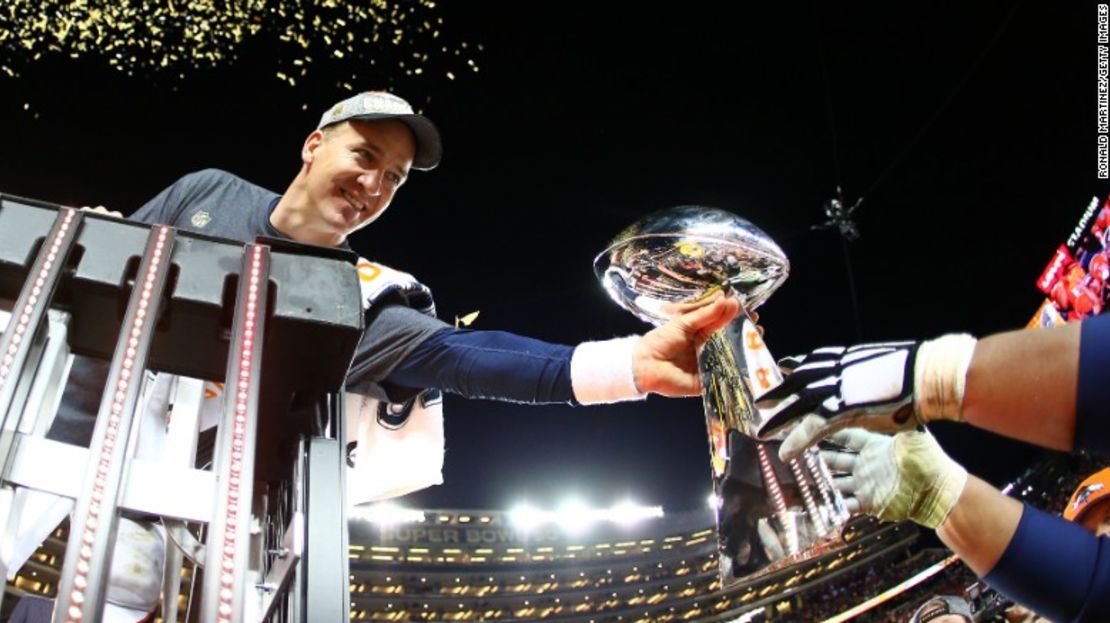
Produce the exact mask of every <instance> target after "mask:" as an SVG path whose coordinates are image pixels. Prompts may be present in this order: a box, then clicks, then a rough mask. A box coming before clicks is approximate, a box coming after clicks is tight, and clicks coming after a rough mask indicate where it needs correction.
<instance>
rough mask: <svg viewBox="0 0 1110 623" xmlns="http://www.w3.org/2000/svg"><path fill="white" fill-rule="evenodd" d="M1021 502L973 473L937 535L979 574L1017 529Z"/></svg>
mask: <svg viewBox="0 0 1110 623" xmlns="http://www.w3.org/2000/svg"><path fill="white" fill-rule="evenodd" d="M1021 513H1022V506H1021V503H1020V502H1018V501H1017V500H1015V499H1013V498H1010V497H1007V496H1005V495H1003V494H1002V493H1001V492H1000V491H998V490H997V489H995V488H994V487H992V486H990V485H989V484H987V483H986V482H983V481H982V480H980V479H979V478H976V477H975V476H968V479H967V484H966V485H964V490H963V493H961V494H960V499H959V501H958V502H956V506H955V507H953V508H952V512H951V513H950V514H949V515H948V518H947V519H945V520H944V523H942V524H941V525H940V527H939V528H937V536H939V537H940V540H941V541H943V542H944V544H945V545H947V546H948V547H949V548H951V549H952V551H953V552H955V553H956V554H957V555H958V556H959V557H960V558H961V559H962V560H963V561H964V562H965V563H967V565H968V566H969V567H971V569H972V571H974V572H975V573H976V574H977V575H979V576H980V577H982V576H984V575H986V574H987V573H988V572H989V571H990V570H991V569H993V568H994V565H995V563H997V562H998V559H999V558H1001V557H1002V553H1003V552H1004V551H1006V547H1007V546H1008V545H1009V544H1010V540H1011V539H1012V538H1013V536H1014V532H1015V531H1016V530H1017V526H1018V522H1019V521H1020V520H1021Z"/></svg>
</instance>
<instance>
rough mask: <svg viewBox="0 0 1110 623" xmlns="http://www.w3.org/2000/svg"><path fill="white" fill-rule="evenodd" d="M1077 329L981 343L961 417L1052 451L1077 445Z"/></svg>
mask: <svg viewBox="0 0 1110 623" xmlns="http://www.w3.org/2000/svg"><path fill="white" fill-rule="evenodd" d="M1079 338H1080V325H1079V324H1068V325H1066V326H1064V327H1059V328H1054V329H1042V330H1035V331H1009V332H1006V333H999V334H996V335H992V336H990V337H986V338H983V339H982V340H979V342H978V343H977V344H976V346H975V354H974V355H973V356H972V359H971V366H970V367H969V368H968V371H967V384H966V389H965V391H964V400H963V409H962V415H963V418H964V419H965V420H967V421H968V422H969V423H971V424H974V425H975V426H978V427H979V428H984V429H986V430H989V431H992V432H995V433H999V434H1002V435H1006V436H1007V437H1013V438H1015V439H1021V440H1022V441H1028V442H1031V443H1035V444H1038V445H1041V446H1045V447H1049V448H1053V449H1056V450H1070V449H1071V448H1072V445H1073V442H1074V440H1075V405H1076V402H1075V399H1076V386H1077V382H1078V379H1079Z"/></svg>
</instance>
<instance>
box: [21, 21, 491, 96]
mask: <svg viewBox="0 0 1110 623" xmlns="http://www.w3.org/2000/svg"><path fill="white" fill-rule="evenodd" d="M92 4H96V6H91V5H92ZM436 6H437V5H436V3H435V2H432V1H431V0H366V1H365V2H360V3H354V2H344V1H340V0H231V1H230V2H229V1H226V0H222V1H219V0H147V1H144V0H114V1H113V2H105V3H100V2H97V3H91V2H89V1H88V0H5V1H4V2H3V3H2V4H0V78H2V77H4V76H7V77H11V78H15V77H19V76H20V75H22V74H23V73H24V72H27V71H28V70H29V69H30V67H29V65H31V64H32V63H34V62H36V61H38V60H40V59H43V58H46V57H61V58H74V59H81V58H90V59H99V60H100V61H101V62H104V63H105V65H106V66H108V67H111V68H113V69H117V70H119V71H121V72H124V73H127V74H128V75H132V76H166V77H168V78H170V79H178V80H184V79H185V78H186V77H187V76H190V75H193V74H194V73H197V72H200V71H204V70H208V69H212V68H215V67H219V66H228V65H232V64H233V63H235V62H236V61H237V60H239V58H240V56H242V55H246V54H247V53H248V50H250V51H253V50H257V49H259V46H260V47H261V49H269V47H270V44H273V46H274V47H276V49H277V50H278V51H279V52H278V53H277V54H267V55H266V57H265V58H266V59H267V62H273V63H274V65H275V66H274V67H273V72H274V75H276V76H277V79H278V80H280V81H282V82H285V83H287V84H289V85H290V86H295V85H296V81H295V80H294V79H293V75H294V74H296V75H298V76H301V77H309V76H308V69H307V68H308V62H309V61H311V58H309V57H308V55H306V54H305V52H311V53H312V55H313V56H316V57H318V58H324V59H330V60H329V63H330V65H329V66H324V65H321V66H318V67H317V68H316V73H319V74H321V76H323V75H327V74H331V75H335V74H336V73H338V74H341V75H346V74H350V73H351V69H352V68H353V69H354V75H353V76H352V79H353V80H355V81H357V82H359V83H360V84H366V83H368V84H374V85H382V84H383V83H385V86H388V85H389V84H390V83H392V81H393V76H394V75H395V74H398V75H399V74H404V73H408V74H409V75H419V76H423V75H428V74H432V75H446V76H447V77H448V79H450V80H454V79H455V71H456V70H457V69H461V68H464V67H466V66H469V67H471V68H472V69H474V70H477V67H476V66H475V64H474V62H473V60H470V59H468V60H465V63H466V64H465V65H462V64H460V61H462V59H459V58H457V57H458V56H459V55H460V51H461V50H464V49H465V50H468V52H472V51H473V49H474V46H472V45H470V44H471V43H473V42H466V41H462V40H456V41H455V42H453V43H451V42H446V44H445V41H444V39H445V38H449V37H448V35H449V33H450V30H445V27H444V20H443V17H442V16H441V15H439V14H438V11H437V8H436ZM386 42H388V44H389V45H388V46H382V45H381V44H382V43H386ZM433 42H434V43H435V45H434V46H433V45H432V43H433ZM248 43H250V44H251V46H250V47H248V46H247V45H246V44H248ZM478 48H479V49H481V44H478ZM468 56H472V54H469V55H468ZM405 58H415V59H419V60H420V62H421V64H423V65H425V67H424V68H418V69H415V70H413V69H411V68H405V65H404V59H405ZM433 67H434V68H436V69H438V70H439V71H435V72H427V71H423V69H425V68H427V69H431V68H433ZM336 70H338V71H336ZM440 72H442V73H440ZM320 79H326V78H323V77H321V78H320ZM336 84H338V83H336ZM306 88H311V87H306Z"/></svg>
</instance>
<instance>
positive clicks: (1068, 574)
mask: <svg viewBox="0 0 1110 623" xmlns="http://www.w3.org/2000/svg"><path fill="white" fill-rule="evenodd" d="M983 579H984V580H986V581H987V583H988V584H990V585H991V586H993V587H994V588H996V589H998V590H999V591H1001V592H1002V593H1003V594H1005V595H1006V596H1008V597H1010V598H1011V599H1013V600H1014V601H1016V602H1018V603H1020V604H1021V605H1023V606H1025V607H1027V608H1029V609H1031V610H1033V611H1034V612H1036V613H1037V614H1040V615H1041V616H1044V617H1048V618H1049V619H1050V620H1052V621H1061V622H1063V621H1073V622H1075V623H1079V622H1081V621H1100V622H1104V621H1110V537H1096V536H1094V535H1093V534H1091V533H1090V532H1087V531H1086V530H1085V529H1084V528H1083V527H1082V526H1080V525H1078V524H1075V523H1072V522H1070V521H1067V520H1065V519H1063V518H1062V517H1057V516H1055V515H1050V514H1048V513H1045V512H1044V511H1040V510H1037V509H1035V508H1033V507H1032V506H1029V505H1025V507H1024V509H1023V511H1022V514H1021V521H1020V522H1019V523H1018V528H1017V531H1016V532H1015V533H1014V537H1013V538H1012V539H1011V540H1010V543H1009V545H1007V546H1006V551H1005V552H1003V553H1002V557H1001V558H1000V559H999V560H998V563H997V564H995V566H994V568H993V569H991V571H990V573H988V574H987V575H986V576H985V577H984V578H983Z"/></svg>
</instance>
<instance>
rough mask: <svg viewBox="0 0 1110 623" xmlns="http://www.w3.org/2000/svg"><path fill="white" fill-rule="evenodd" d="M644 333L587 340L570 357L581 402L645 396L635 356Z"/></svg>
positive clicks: (576, 396) (572, 378)
mask: <svg viewBox="0 0 1110 623" xmlns="http://www.w3.org/2000/svg"><path fill="white" fill-rule="evenodd" d="M639 340H640V336H638V335H633V336H630V337H622V338H616V339H612V340H605V341H604V342H583V343H581V344H579V345H578V346H577V347H576V348H575V349H574V355H573V356H571V358H570V382H571V387H572V388H573V389H574V399H575V400H577V401H578V402H579V403H580V404H584V405H590V404H602V403H608V402H620V401H623V400H639V399H641V398H643V397H644V396H645V394H644V393H643V392H641V391H640V390H639V389H638V388H637V387H636V379H635V378H634V377H633V375H632V356H633V351H634V350H635V348H636V342H638V341H639Z"/></svg>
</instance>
